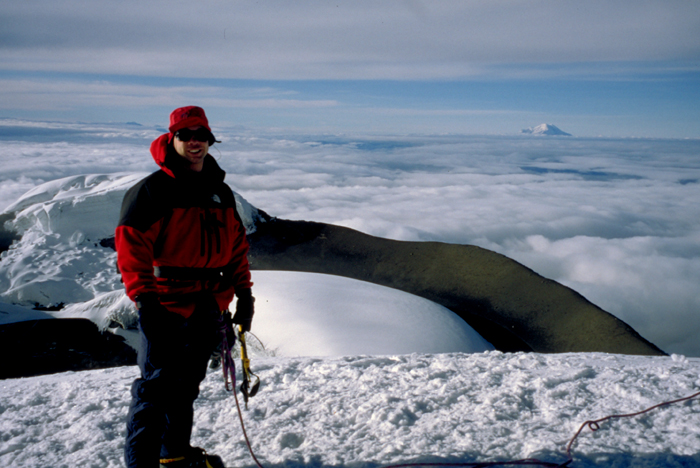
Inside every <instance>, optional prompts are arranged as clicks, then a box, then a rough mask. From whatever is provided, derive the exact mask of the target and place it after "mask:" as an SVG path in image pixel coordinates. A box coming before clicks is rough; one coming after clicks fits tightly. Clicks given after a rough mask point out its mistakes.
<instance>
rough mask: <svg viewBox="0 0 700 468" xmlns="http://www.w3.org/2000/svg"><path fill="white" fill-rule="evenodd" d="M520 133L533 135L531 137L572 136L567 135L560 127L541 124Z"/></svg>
mask: <svg viewBox="0 0 700 468" xmlns="http://www.w3.org/2000/svg"><path fill="white" fill-rule="evenodd" d="M520 133H526V134H531V135H558V136H571V134H570V133H566V132H565V131H563V130H561V129H560V128H559V127H557V126H556V125H552V124H546V123H543V124H540V125H538V126H536V127H534V128H533V127H530V128H526V129H524V130H522V131H521V132H520Z"/></svg>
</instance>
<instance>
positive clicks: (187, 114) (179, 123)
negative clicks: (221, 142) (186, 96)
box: [168, 106, 211, 133]
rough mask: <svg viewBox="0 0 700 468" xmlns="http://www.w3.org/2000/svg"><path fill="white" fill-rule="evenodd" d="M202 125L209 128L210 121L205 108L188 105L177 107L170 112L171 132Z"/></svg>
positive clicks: (169, 128)
mask: <svg viewBox="0 0 700 468" xmlns="http://www.w3.org/2000/svg"><path fill="white" fill-rule="evenodd" d="M196 126H202V127H204V128H206V129H207V130H209V133H211V128H209V121H208V120H207V116H206V114H205V113H204V109H202V108H201V107H197V106H187V107H180V108H179V109H175V110H174V111H172V113H171V114H170V127H168V130H170V133H175V132H177V131H178V130H180V129H182V128H187V127H196Z"/></svg>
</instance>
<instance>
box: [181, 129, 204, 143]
mask: <svg viewBox="0 0 700 468" xmlns="http://www.w3.org/2000/svg"><path fill="white" fill-rule="evenodd" d="M175 136H176V137H177V139H178V140H180V141H182V142H185V141H190V140H192V139H193V138H194V139H195V140H196V141H210V140H213V138H212V134H211V132H210V131H209V130H207V129H206V128H204V127H201V128H198V129H197V130H190V129H189V128H183V129H181V130H178V131H177V132H176V133H175Z"/></svg>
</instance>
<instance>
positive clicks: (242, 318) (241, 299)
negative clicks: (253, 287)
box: [233, 289, 255, 332]
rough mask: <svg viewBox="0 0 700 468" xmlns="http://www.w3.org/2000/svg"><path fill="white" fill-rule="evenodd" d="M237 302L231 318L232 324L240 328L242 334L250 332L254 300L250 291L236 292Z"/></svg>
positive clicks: (241, 290)
mask: <svg viewBox="0 0 700 468" xmlns="http://www.w3.org/2000/svg"><path fill="white" fill-rule="evenodd" d="M236 296H237V297H238V301H237V302H236V313H235V314H234V316H233V323H237V324H238V325H240V326H241V328H242V329H243V331H244V332H249V331H250V326H251V324H252V323H253V315H254V314H255V307H254V304H255V298H254V297H253V293H252V292H251V291H250V289H239V290H238V291H236Z"/></svg>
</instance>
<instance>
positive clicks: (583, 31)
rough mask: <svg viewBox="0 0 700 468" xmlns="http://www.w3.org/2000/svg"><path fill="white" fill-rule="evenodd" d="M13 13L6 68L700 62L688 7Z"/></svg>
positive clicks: (46, 7)
mask: <svg viewBox="0 0 700 468" xmlns="http://www.w3.org/2000/svg"><path fill="white" fill-rule="evenodd" d="M59 5H60V6H59ZM3 18H4V20H3V34H2V38H3V41H2V42H3V47H2V49H0V63H2V68H3V69H5V70H42V71H54V72H56V71H60V72H81V73H102V74H130V75H153V76H177V77H187V78H247V79H251V78H252V79H277V80H279V79H441V78H442V79H444V78H451V79H455V78H465V77H469V76H473V75H474V74H479V73H482V72H483V71H485V70H488V69H489V67H491V66H492V65H502V64H537V63H538V64H553V63H576V62H578V63H584V62H590V63H596V62H615V61H619V62H627V61H642V62H664V61H676V62H684V61H689V62H693V63H697V59H698V57H699V56H700V43H698V41H697V40H695V38H696V37H697V31H698V29H700V5H698V4H697V3H695V2H684V1H644V2H631V1H612V2H610V1H590V2H586V4H585V5H582V4H578V3H572V2H556V1H527V2H526V1H515V2H513V1H501V0H496V1H473V2H463V1H445V2H419V1H387V2H370V1H359V2H340V3H338V2H336V3H327V2H316V1H303V2H293V3H289V2H282V1H273V2H265V3H249V4H248V3H244V2H228V1H207V2H199V3H197V4H196V5H195V4H191V5H187V4H182V3H178V4H173V3H172V2H168V1H163V0H160V1H153V2H148V3H132V2H122V3H118V4H115V3H111V2H94V1H86V0H68V1H64V2H61V3H60V4H56V2H52V1H48V0H38V1H33V2H14V3H13V4H11V5H5V8H4V9H3Z"/></svg>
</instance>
